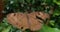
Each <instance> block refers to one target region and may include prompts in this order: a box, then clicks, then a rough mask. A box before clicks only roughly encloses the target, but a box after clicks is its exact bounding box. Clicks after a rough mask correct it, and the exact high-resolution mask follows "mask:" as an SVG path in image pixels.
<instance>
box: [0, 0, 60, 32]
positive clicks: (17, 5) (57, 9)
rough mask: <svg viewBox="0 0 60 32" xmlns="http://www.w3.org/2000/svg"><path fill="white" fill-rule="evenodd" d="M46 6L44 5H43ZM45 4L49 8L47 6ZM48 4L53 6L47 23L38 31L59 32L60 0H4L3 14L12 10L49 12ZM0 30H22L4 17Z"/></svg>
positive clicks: (9, 31) (3, 31)
mask: <svg viewBox="0 0 60 32" xmlns="http://www.w3.org/2000/svg"><path fill="white" fill-rule="evenodd" d="M45 6H46V7H45ZM47 6H48V7H49V8H47ZM50 6H51V7H53V8H54V12H53V14H52V15H51V19H50V21H49V25H43V27H42V29H41V30H39V31H38V32H60V0H26V1H25V0H6V1H5V9H4V12H5V13H4V14H9V13H12V12H25V11H26V10H28V11H30V10H31V11H45V12H46V13H49V11H50ZM0 32H22V31H21V30H19V29H17V28H16V27H13V26H12V25H10V24H9V23H8V22H7V21H6V17H5V18H4V19H3V21H2V22H1V23H0Z"/></svg>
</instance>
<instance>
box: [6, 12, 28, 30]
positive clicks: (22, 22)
mask: <svg viewBox="0 0 60 32" xmlns="http://www.w3.org/2000/svg"><path fill="white" fill-rule="evenodd" d="M7 20H8V22H9V23H10V24H12V25H13V26H16V27H17V28H19V29H22V30H25V29H27V28H28V23H27V19H26V16H25V15H24V14H23V13H11V14H9V15H7Z"/></svg>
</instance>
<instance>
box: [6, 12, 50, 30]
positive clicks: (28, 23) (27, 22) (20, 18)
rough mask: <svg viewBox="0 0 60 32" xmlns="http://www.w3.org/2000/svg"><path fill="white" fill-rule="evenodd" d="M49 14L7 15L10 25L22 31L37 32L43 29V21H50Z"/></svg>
mask: <svg viewBox="0 0 60 32" xmlns="http://www.w3.org/2000/svg"><path fill="white" fill-rule="evenodd" d="M49 17H50V16H49V14H47V13H44V12H32V13H21V12H20V13H11V14H8V15H7V20H8V22H9V23H10V24H12V25H13V26H15V27H17V28H18V29H22V30H23V31H24V30H26V29H30V30H31V31H37V30H40V29H41V28H42V25H43V21H45V20H46V19H49Z"/></svg>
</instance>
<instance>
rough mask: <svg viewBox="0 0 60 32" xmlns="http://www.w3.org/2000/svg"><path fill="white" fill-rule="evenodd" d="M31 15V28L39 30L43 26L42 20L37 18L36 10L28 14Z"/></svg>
mask: <svg viewBox="0 0 60 32" xmlns="http://www.w3.org/2000/svg"><path fill="white" fill-rule="evenodd" d="M28 16H29V23H30V30H31V31H37V30H39V29H41V27H42V21H41V20H38V19H37V18H36V12H33V13H31V14H29V15H28Z"/></svg>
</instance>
